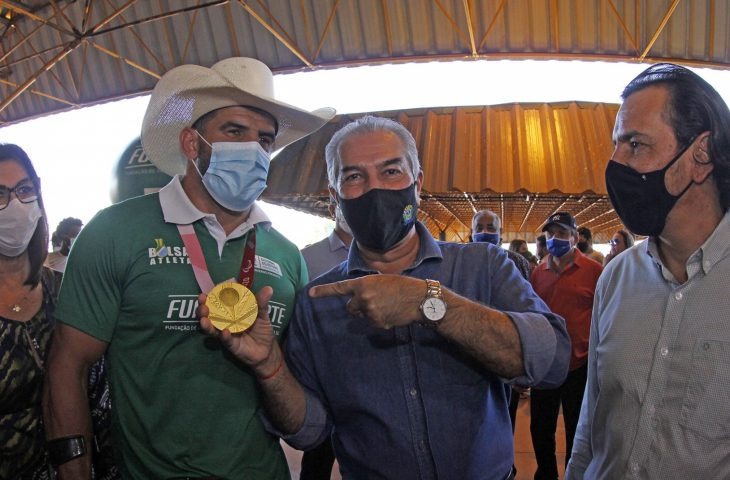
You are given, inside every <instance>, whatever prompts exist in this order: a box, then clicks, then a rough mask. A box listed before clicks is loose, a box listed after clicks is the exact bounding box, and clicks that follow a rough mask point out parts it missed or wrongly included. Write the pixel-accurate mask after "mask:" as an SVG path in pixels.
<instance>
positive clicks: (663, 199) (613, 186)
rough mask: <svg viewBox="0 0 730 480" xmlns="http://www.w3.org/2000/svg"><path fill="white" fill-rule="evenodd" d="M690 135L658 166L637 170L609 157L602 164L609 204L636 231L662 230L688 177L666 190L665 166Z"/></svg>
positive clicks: (684, 150)
mask: <svg viewBox="0 0 730 480" xmlns="http://www.w3.org/2000/svg"><path fill="white" fill-rule="evenodd" d="M693 142H694V138H693V139H692V140H690V141H689V143H687V145H686V146H685V147H684V148H683V149H682V150H680V152H679V153H678V154H677V155H676V156H675V157H674V158H673V159H672V160H671V161H670V162H669V163H667V165H666V166H665V167H664V168H662V169H659V170H654V171H653V172H648V173H639V172H637V171H636V170H634V169H633V168H631V167H627V166H626V165H622V164H620V163H618V162H615V161H613V160H611V161H609V162H608V166H607V167H606V188H607V190H608V196H609V198H610V199H611V203H612V204H613V208H614V209H615V210H616V213H617V214H618V216H619V217H621V221H622V222H624V225H626V227H627V228H628V229H629V230H631V231H632V232H634V233H635V234H638V235H648V236H651V237H656V236H658V235H659V234H660V233H662V231H663V230H664V224H665V223H666V221H667V215H669V212H670V211H671V210H672V208H674V205H675V204H676V203H677V200H679V199H680V198H681V197H682V195H684V194H685V193H686V192H687V190H688V189H689V187H690V186H691V185H692V181H691V180H690V182H689V183H688V184H687V186H686V187H685V188H684V190H682V191H681V192H680V194H679V195H677V196H674V195H672V194H671V193H669V192H668V191H667V187H666V185H665V184H664V177H665V175H666V173H667V170H668V169H669V167H671V166H672V165H674V163H675V162H676V161H677V160H679V157H681V156H682V155H683V154H684V152H686V151H687V149H688V148H689V147H690V145H692V143H693Z"/></svg>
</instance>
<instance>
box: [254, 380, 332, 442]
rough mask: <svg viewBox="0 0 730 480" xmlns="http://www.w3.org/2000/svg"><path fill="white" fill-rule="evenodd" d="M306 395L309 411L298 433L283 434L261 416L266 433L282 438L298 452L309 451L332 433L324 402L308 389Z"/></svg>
mask: <svg viewBox="0 0 730 480" xmlns="http://www.w3.org/2000/svg"><path fill="white" fill-rule="evenodd" d="M304 394H305V396H306V401H307V411H306V413H305V415H304V424H303V425H302V428H300V429H299V430H298V431H297V432H294V433H291V434H288V435H286V434H283V433H282V432H280V431H279V430H277V429H276V428H274V426H273V425H272V424H271V422H270V421H269V419H268V418H266V415H265V414H264V413H263V412H261V413H260V414H259V416H260V417H261V420H262V421H263V423H264V427H265V428H266V431H268V432H269V433H271V434H273V435H276V436H278V437H280V438H281V439H282V440H284V441H285V442H286V443H288V444H289V445H291V446H292V447H294V448H296V449H298V450H309V449H311V448H314V447H316V446H317V445H319V444H320V443H322V442H323V441H324V439H325V438H327V437H328V436H329V433H330V431H331V428H330V424H329V418H328V416H327V410H325V408H324V406H323V405H322V402H320V401H319V399H318V398H317V397H316V396H315V395H313V394H312V393H311V392H309V391H307V390H306V389H305V392H304Z"/></svg>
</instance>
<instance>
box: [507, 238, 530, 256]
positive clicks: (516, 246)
mask: <svg viewBox="0 0 730 480" xmlns="http://www.w3.org/2000/svg"><path fill="white" fill-rule="evenodd" d="M523 243H527V242H525V241H524V240H522V239H521V238H515V239H514V240H512V241H511V242H509V249H510V250H511V251H513V252H515V253H519V250H520V247H521V246H522V244H523Z"/></svg>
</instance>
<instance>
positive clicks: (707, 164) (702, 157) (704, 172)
mask: <svg viewBox="0 0 730 480" xmlns="http://www.w3.org/2000/svg"><path fill="white" fill-rule="evenodd" d="M692 159H693V160H694V164H693V166H692V180H694V182H695V183H702V182H704V181H705V180H706V179H707V177H708V176H709V175H710V174H711V173H712V171H713V170H714V169H715V165H714V164H713V163H712V159H711V158H710V132H703V133H701V134H700V135H699V137H698V140H697V143H696V146H695V148H694V150H693V151H692Z"/></svg>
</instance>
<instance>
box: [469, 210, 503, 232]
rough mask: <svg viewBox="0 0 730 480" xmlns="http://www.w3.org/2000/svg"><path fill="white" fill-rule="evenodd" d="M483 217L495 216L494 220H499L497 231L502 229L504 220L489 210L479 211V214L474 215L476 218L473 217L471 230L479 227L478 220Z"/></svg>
mask: <svg viewBox="0 0 730 480" xmlns="http://www.w3.org/2000/svg"><path fill="white" fill-rule="evenodd" d="M482 215H494V218H496V219H497V223H498V225H499V226H498V227H497V230H501V228H502V219H501V218H499V215H497V214H496V213H494V212H493V211H491V210H488V209H484V210H479V211H478V212H477V213H475V214H474V216H472V217H471V229H472V230H474V227H476V226H477V224H476V220H477V218H478V217H480V216H482Z"/></svg>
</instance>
